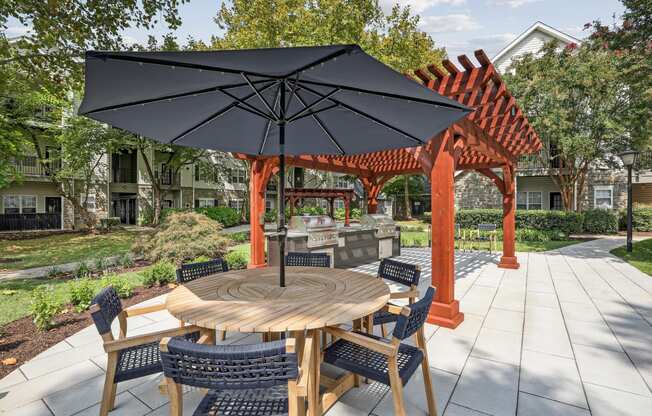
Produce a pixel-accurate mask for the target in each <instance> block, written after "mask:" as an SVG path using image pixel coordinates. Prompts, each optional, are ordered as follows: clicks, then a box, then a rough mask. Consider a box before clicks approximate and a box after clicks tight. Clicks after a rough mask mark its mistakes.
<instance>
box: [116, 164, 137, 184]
mask: <svg viewBox="0 0 652 416" xmlns="http://www.w3.org/2000/svg"><path fill="white" fill-rule="evenodd" d="M113 182H117V183H136V171H135V170H133V169H126V168H118V169H113Z"/></svg>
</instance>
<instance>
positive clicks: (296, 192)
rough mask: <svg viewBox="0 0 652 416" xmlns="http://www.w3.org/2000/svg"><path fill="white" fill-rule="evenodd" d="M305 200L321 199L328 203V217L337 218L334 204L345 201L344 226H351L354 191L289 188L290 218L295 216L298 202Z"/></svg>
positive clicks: (286, 193) (287, 198) (286, 196)
mask: <svg viewBox="0 0 652 416" xmlns="http://www.w3.org/2000/svg"><path fill="white" fill-rule="evenodd" d="M304 198H321V199H326V200H327V201H328V208H329V211H328V215H330V216H331V218H333V219H334V218H335V210H334V207H333V203H334V202H335V200H336V199H341V200H343V201H344V226H345V227H348V226H349V225H350V224H351V221H350V216H351V200H352V199H353V189H324V188H289V189H286V190H285V199H286V200H288V202H289V205H288V208H289V209H290V216H293V215H294V208H295V207H296V203H297V201H299V200H301V199H304Z"/></svg>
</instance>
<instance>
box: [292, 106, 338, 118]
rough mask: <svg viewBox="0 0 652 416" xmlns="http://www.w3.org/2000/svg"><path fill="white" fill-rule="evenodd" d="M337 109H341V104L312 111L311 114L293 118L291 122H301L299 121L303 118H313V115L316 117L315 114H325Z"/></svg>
mask: <svg viewBox="0 0 652 416" xmlns="http://www.w3.org/2000/svg"><path fill="white" fill-rule="evenodd" d="M336 107H339V104H331V105H329V106H326V107H324V108H322V109H319V110H315V111H311V112H309V113H307V114H303V115H301V116H298V117H295V118H293V119H292V120H290V121H292V122H295V121H299V120H301V119H302V118H306V117H310V116H313V115H315V114H319V113H323V112H325V111H328V110H331V109H333V108H336Z"/></svg>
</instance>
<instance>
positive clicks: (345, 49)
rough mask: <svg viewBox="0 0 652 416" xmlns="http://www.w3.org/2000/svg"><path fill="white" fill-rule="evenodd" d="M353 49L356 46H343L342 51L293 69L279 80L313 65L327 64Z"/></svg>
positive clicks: (339, 50)
mask: <svg viewBox="0 0 652 416" xmlns="http://www.w3.org/2000/svg"><path fill="white" fill-rule="evenodd" d="M355 48H356V45H345V46H344V47H342V49H338V50H337V51H335V52H333V53H331V54H328V55H326V56H324V57H323V58H319V59H317V60H316V61H314V62H312V63H310V64H306V65H304V66H302V67H300V68H298V69H295V70H294V71H292V72H289V73H288V74H286V75H284V76H283V77H281V78H290V77H291V76H293V75H295V74H296V75H298V74H299V73H300V72H302V71H305V70H306V69H308V68H311V67H313V66H315V65H320V64H323V63H324V62H328V61H330V60H331V59H335V58H337V57H338V56H340V55H344V54H345V53H350V52H351V51H353V50H354V49H355Z"/></svg>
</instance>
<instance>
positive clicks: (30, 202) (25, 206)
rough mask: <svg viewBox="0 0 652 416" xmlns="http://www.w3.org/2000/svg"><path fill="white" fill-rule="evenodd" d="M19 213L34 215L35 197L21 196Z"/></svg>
mask: <svg viewBox="0 0 652 416" xmlns="http://www.w3.org/2000/svg"><path fill="white" fill-rule="evenodd" d="M21 212H22V213H23V214H36V196H34V195H23V196H21Z"/></svg>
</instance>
